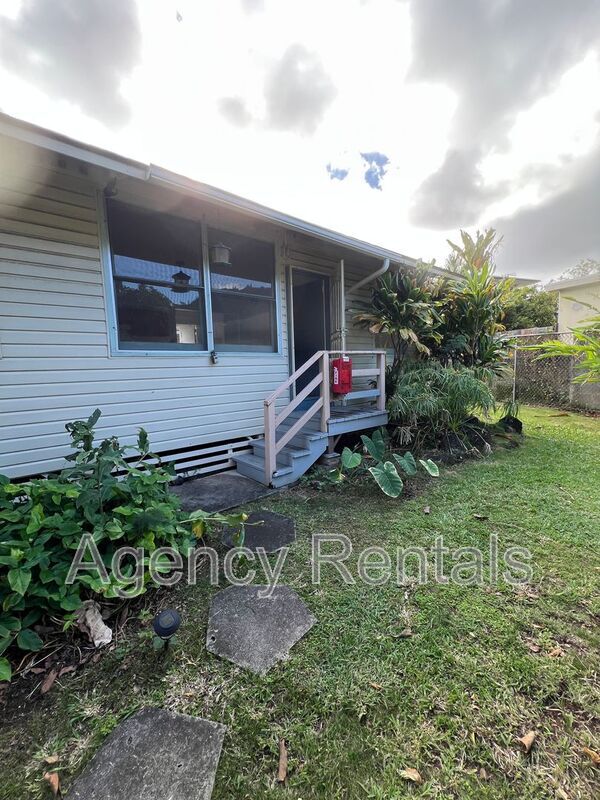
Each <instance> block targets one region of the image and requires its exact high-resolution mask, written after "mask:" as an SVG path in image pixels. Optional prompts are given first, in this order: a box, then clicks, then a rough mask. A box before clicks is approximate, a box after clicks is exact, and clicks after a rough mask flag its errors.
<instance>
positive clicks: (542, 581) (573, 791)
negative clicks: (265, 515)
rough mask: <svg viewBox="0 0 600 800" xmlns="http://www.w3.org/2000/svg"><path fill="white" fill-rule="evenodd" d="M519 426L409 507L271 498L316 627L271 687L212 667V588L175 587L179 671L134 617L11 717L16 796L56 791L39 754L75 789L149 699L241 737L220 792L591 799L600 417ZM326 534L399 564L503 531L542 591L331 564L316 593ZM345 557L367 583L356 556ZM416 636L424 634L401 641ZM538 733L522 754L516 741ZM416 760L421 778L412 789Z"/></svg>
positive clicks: (356, 498)
mask: <svg viewBox="0 0 600 800" xmlns="http://www.w3.org/2000/svg"><path fill="white" fill-rule="evenodd" d="M523 417H524V421H525V424H526V433H527V437H526V439H525V444H524V445H523V446H522V447H521V448H520V449H518V450H500V451H498V452H496V453H495V454H494V456H493V457H491V458H489V459H486V460H484V461H480V462H470V463H467V464H464V465H462V466H459V467H453V468H448V469H444V470H443V471H442V477H441V479H439V480H438V481H435V482H434V481H428V482H427V483H426V485H424V486H423V487H421V489H422V491H420V492H419V493H418V494H416V495H415V496H414V497H412V498H410V499H408V500H404V501H394V500H390V499H387V498H384V497H383V496H382V495H381V494H380V493H379V492H378V491H377V490H375V489H374V488H373V487H372V486H366V485H365V486H359V487H355V486H349V485H346V486H345V487H343V488H342V489H341V490H336V489H327V490H324V491H321V492H316V491H314V490H312V489H309V488H306V487H300V488H297V489H294V490H291V491H288V492H285V493H282V494H280V495H278V496H276V497H274V498H271V499H270V500H269V501H268V505H269V507H270V508H272V509H273V510H276V511H280V512H283V513H286V514H290V515H292V516H293V517H294V518H295V520H296V524H297V530H298V541H297V543H296V545H295V546H294V548H293V550H292V551H291V553H290V555H289V557H288V560H287V561H286V565H285V568H284V572H283V576H282V581H283V582H285V583H287V584H289V585H292V586H293V587H294V588H296V590H297V591H298V592H299V593H300V595H301V596H302V597H303V598H304V600H305V601H306V603H307V604H308V606H309V607H310V609H311V610H312V611H313V613H314V614H315V615H316V616H317V618H318V624H317V625H316V626H315V627H314V628H313V629H312V631H311V632H310V633H309V634H308V635H307V637H306V638H305V639H304V640H303V641H302V642H300V643H299V644H297V645H296V646H295V647H294V649H293V650H292V652H291V657H290V659H289V661H288V662H287V663H284V664H281V665H279V666H277V667H275V668H274V669H273V670H272V671H271V672H270V673H268V675H266V676H265V677H264V678H257V677H255V676H252V675H250V674H248V673H246V672H243V671H241V670H239V669H237V668H236V667H234V666H233V665H232V664H229V663H227V662H224V661H220V660H219V659H217V658H215V657H213V656H210V655H209V654H207V653H206V651H205V649H204V631H205V625H206V618H207V606H208V601H209V598H210V595H211V593H212V592H213V591H215V589H212V588H211V587H209V586H206V585H202V586H196V587H193V588H185V589H184V588H182V589H178V590H174V591H172V592H170V593H164V594H162V595H160V596H159V598H158V600H159V601H160V602H161V603H162V604H163V605H164V604H165V603H167V602H168V603H170V604H173V605H175V606H176V607H178V608H180V609H181V610H182V612H183V616H184V620H185V622H184V626H183V629H182V633H181V637H180V642H179V646H178V649H177V651H176V653H175V655H174V657H173V660H172V661H170V662H168V663H167V664H162V665H161V663H160V662H158V661H157V660H156V656H155V655H154V654H153V652H152V650H151V646H150V643H149V641H148V639H147V634H146V633H145V629H146V628H147V627H148V626H147V622H144V624H143V625H139V624H131V625H129V626H128V627H126V628H125V631H124V633H123V634H122V635H120V636H119V638H118V640H117V643H116V647H115V648H114V649H113V650H112V651H111V652H109V653H106V654H105V655H104V656H103V658H102V659H101V660H100V661H99V662H98V663H97V664H94V665H90V666H88V667H86V668H85V669H83V670H81V671H78V672H76V673H75V674H73V675H68V676H66V677H65V678H63V679H61V681H60V682H59V684H57V685H56V686H55V687H54V689H53V690H52V691H51V692H50V693H49V694H48V695H47V696H46V697H44V698H42V699H39V700H38V701H37V702H36V703H35V704H33V705H31V704H27V703H25V702H24V703H23V705H22V707H21V708H13V709H12V710H11V714H10V718H7V716H6V715H5V716H4V719H3V724H2V730H1V731H0V752H1V753H2V758H1V759H0V798H2V800H21V798H23V797H24V796H27V797H31V798H41V797H45V796H47V795H45V794H44V792H46V789H45V787H44V785H43V782H42V781H41V776H42V773H43V771H44V766H43V758H44V756H48V755H51V754H55V753H56V754H59V755H60V763H59V769H60V772H61V779H62V782H63V785H64V786H68V783H69V781H70V779H71V778H72V776H73V775H74V774H76V773H77V772H78V771H79V770H80V769H81V768H82V766H83V765H84V764H85V763H86V761H87V760H88V759H89V758H90V757H91V755H92V754H93V753H94V752H95V750H96V749H97V747H98V746H99V745H100V744H101V742H102V740H103V739H104V738H105V736H106V735H107V734H108V733H109V732H110V731H111V730H112V729H113V728H114V726H115V725H116V724H117V723H118V722H119V720H120V719H123V718H124V717H125V716H127V715H128V714H130V713H131V712H132V711H134V710H135V709H137V708H139V707H141V706H144V705H157V706H164V707H166V708H170V709H173V710H177V711H181V712H184V713H187V714H193V715H199V716H203V717H207V718H210V719H213V720H217V721H221V722H223V723H225V724H226V725H227V726H228V731H227V735H226V738H225V743H224V749H223V753H222V757H221V762H220V765H219V770H218V773H217V781H216V785H215V790H214V793H213V798H214V800H225V798H227V799H228V800H230V799H231V798H235V799H236V800H237V799H239V800H241V799H242V798H253V800H254V799H256V798H294V800H312V799H313V798H314V799H315V800H316V799H317V798H323V800H325V799H326V800H334V799H335V800H337V799H338V798H339V799H340V800H341V799H342V798H343V799H344V800H353V799H354V798H356V799H357V800H358V798H361V800H362V798H370V799H371V800H383V798H385V800H400V798H436V800H442V799H444V800H446V798H448V799H450V798H460V799H461V800H465V799H468V798H477V799H478V800H479V799H480V798H481V799H484V800H485V799H486V798H490V799H491V798H494V800H500V798H517V797H518V798H523V799H524V800H525V799H533V798H535V800H541V799H542V798H557V797H558V798H563V799H564V798H568V800H576V798H586V799H587V798H590V797H592V796H594V794H595V793H596V792H597V790H598V778H599V777H600V770H599V768H598V767H594V765H593V763H592V761H591V759H590V757H589V756H588V755H586V754H585V753H584V751H583V748H584V747H588V748H591V749H593V750H598V749H600V742H599V726H598V722H599V719H600V692H599V684H598V671H599V669H600V655H599V652H600V648H599V645H600V633H599V628H600V626H599V625H598V622H599V620H600V591H599V589H600V557H599V546H598V545H599V532H600V471H599V464H600V420H598V419H592V418H588V417H584V416H580V415H575V414H571V415H569V416H559V415H557V413H556V412H553V411H550V410H544V409H527V410H525V412H524V414H523ZM425 506H429V508H430V513H429V514H425V513H424V512H423V509H424V507H425ZM474 514H478V515H481V516H483V517H486V519H476V518H475V517H474ZM313 533H344V534H347V535H348V536H349V537H350V538H351V540H352V542H353V545H354V549H355V552H356V551H359V550H360V549H362V548H363V547H366V546H368V545H382V546H384V547H386V549H388V550H389V551H390V552H391V553H393V552H394V550H395V548H397V547H398V546H403V547H406V546H409V545H420V546H424V547H427V548H429V547H430V546H431V544H432V543H433V540H434V538H435V536H436V535H438V534H443V535H444V538H445V544H446V545H447V546H449V547H450V548H456V547H460V546H477V547H480V548H482V549H484V550H485V549H487V546H488V542H489V537H490V534H492V533H496V534H497V535H498V537H499V541H500V548H501V549H503V548H504V547H507V546H510V545H520V546H526V547H528V548H529V549H530V551H531V554H532V563H533V579H532V582H531V584H530V585H529V586H528V587H527V588H525V589H518V588H513V587H511V586H509V585H507V584H505V583H501V584H500V585H498V586H489V585H488V586H483V587H460V586H454V585H442V584H437V583H435V582H429V583H428V584H426V585H422V586H419V585H414V584H413V583H410V582H409V585H408V586H397V585H396V584H395V583H393V582H390V583H388V584H387V585H385V586H380V587H368V586H365V585H363V584H362V583H357V584H356V585H354V586H345V585H344V584H343V583H342V581H341V579H340V578H339V576H338V575H337V574H336V573H334V571H333V569H331V568H330V569H327V568H324V572H323V578H324V579H323V581H322V583H321V585H320V586H313V585H312V584H311V581H310V570H311V567H310V557H311V552H310V537H311V534H313ZM348 564H349V565H350V568H351V570H353V571H354V574H355V572H356V570H355V564H356V559H355V558H354V556H353V559H351V560H350V561H349V562H348ZM156 600H157V598H156V597H154V598H153V600H152V602H156ZM143 619H144V620H145V617H144V618H143ZM407 625H410V628H411V629H412V631H413V635H412V636H411V637H408V638H402V637H401V636H399V634H400V632H401V631H402V630H403V629H404V628H405V627H407ZM530 730H534V731H535V732H536V734H537V736H536V740H535V743H534V745H533V748H532V751H531V753H530V754H529V755H526V754H525V753H524V752H523V749H522V747H521V745H520V744H519V743H518V741H517V740H518V738H519V737H521V736H523V735H524V734H525V733H526V732H528V731H530ZM279 738H285V740H286V742H287V747H288V752H289V776H288V781H287V784H286V785H285V786H281V785H278V784H277V783H276V774H277V763H278V740H279ZM407 768H414V769H417V770H418V771H419V772H420V774H421V775H422V778H423V783H422V784H421V785H414V784H412V783H410V782H407V780H406V779H405V777H403V770H405V769H407ZM48 796H49V795H48Z"/></svg>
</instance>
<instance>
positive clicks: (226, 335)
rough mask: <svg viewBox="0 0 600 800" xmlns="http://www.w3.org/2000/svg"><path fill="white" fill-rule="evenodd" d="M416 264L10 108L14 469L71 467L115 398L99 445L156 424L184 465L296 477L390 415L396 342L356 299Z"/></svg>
mask: <svg viewBox="0 0 600 800" xmlns="http://www.w3.org/2000/svg"><path fill="white" fill-rule="evenodd" d="M414 263H415V262H414V261H413V259H411V258H408V257H406V256H403V255H401V254H400V253H396V252H392V251H389V250H386V249H384V248H382V247H377V246H375V245H371V244H367V243H366V242H362V241H358V240H357V239H354V238H352V237H349V236H344V235H342V234H339V233H334V232H333V231H329V230H326V229H325V228H321V227H319V226H317V225H312V224H310V223H307V222H303V221H302V220H299V219H295V218H293V217H290V216H287V215H285V214H282V213H279V212H277V211H273V210H271V209H268V208H265V207H264V206H261V205H258V204H256V203H252V202H250V201H248V200H244V199H242V198H240V197H237V196H235V195H232V194H229V193H227V192H223V191H220V190H218V189H215V188H213V187H210V186H207V185H206V184H202V183H198V182H195V181H192V180H189V179H187V178H184V177H181V176H179V175H176V174H174V173H172V172H168V171H166V170H164V169H160V168H158V167H155V166H152V165H150V166H149V165H146V164H142V163H139V162H136V161H132V160H130V159H127V158H123V157H121V156H119V155H116V154H114V153H109V152H106V151H103V150H99V149H98V148H95V147H90V146H88V145H85V144H82V143H80V142H77V141H74V140H72V139H68V138H66V137H64V136H61V135H58V134H56V133H52V132H50V131H47V130H44V129H42V128H39V127H37V126H34V125H30V124H27V123H23V122H20V121H18V120H16V119H13V118H11V117H7V116H6V115H0V473H5V474H8V475H9V476H11V477H17V478H18V477H23V476H28V475H32V474H36V473H41V472H47V471H52V470H56V469H59V468H61V467H62V466H63V465H64V463H65V462H64V456H65V455H66V454H67V453H68V452H69V439H68V436H67V434H66V432H65V423H66V422H68V421H70V420H73V419H81V418H84V417H87V416H88V415H89V414H90V413H91V412H92V411H93V410H94V409H95V408H96V407H98V408H100V409H101V410H102V417H101V420H100V422H99V424H98V436H99V437H103V436H106V435H109V434H115V435H117V436H119V437H120V439H121V440H122V441H123V442H125V443H133V442H134V441H135V437H136V432H137V429H138V428H139V427H140V426H143V427H145V428H146V429H147V431H148V433H149V435H150V440H151V444H152V446H153V449H154V450H155V451H156V452H158V453H160V454H162V455H164V457H165V458H166V460H170V461H172V462H173V463H174V464H175V466H176V468H177V469H178V470H179V471H184V472H185V471H196V470H200V471H205V472H206V471H215V470H218V469H222V468H224V467H228V466H229V467H230V466H233V464H234V463H237V467H238V469H239V470H240V471H241V472H243V473H244V474H246V475H248V476H250V477H253V478H256V479H257V480H262V481H263V482H267V483H273V484H274V485H283V484H285V483H289V482H290V481H292V480H294V479H295V478H297V477H298V475H300V474H302V472H304V471H305V470H306V469H307V468H308V466H310V464H311V463H313V462H314V461H315V460H316V459H317V458H318V457H319V456H320V455H321V454H322V453H323V452H324V451H325V449H326V448H327V447H328V446H329V447H331V446H332V445H333V444H334V443H335V441H336V437H338V436H339V435H340V434H341V433H344V432H347V431H352V430H361V429H367V428H370V427H375V426H377V425H380V424H382V423H384V422H385V421H386V415H385V398H384V396H383V392H382V391H381V390H380V388H381V387H382V385H383V380H382V377H381V376H382V374H383V370H384V366H385V364H384V354H383V353H382V352H381V351H380V352H376V349H375V345H374V340H373V336H372V335H370V334H369V332H368V331H367V330H364V329H361V328H358V327H356V326H354V325H353V323H352V315H351V313H349V312H347V309H348V308H349V307H350V306H351V305H355V303H356V301H357V300H359V301H360V300H362V301H364V300H368V298H369V296H370V289H371V287H372V285H373V282H374V281H375V279H376V277H377V276H378V275H380V274H382V272H383V271H385V270H387V269H397V268H399V267H402V268H411V267H413V266H414ZM332 350H337V351H338V353H329V352H328V351H332ZM340 350H344V351H347V352H349V353H351V355H352V352H354V355H352V358H353V368H354V374H353V378H354V383H353V387H352V392H351V393H350V394H348V395H347V396H346V398H345V401H344V402H342V401H341V400H340V399H338V400H336V399H335V397H336V396H335V395H334V394H332V393H331V391H330V381H329V375H330V363H329V362H330V359H331V358H334V357H336V355H338V354H339V351H340ZM356 351H358V352H356ZM323 376H325V379H324V377H323ZM296 379H297V380H296Z"/></svg>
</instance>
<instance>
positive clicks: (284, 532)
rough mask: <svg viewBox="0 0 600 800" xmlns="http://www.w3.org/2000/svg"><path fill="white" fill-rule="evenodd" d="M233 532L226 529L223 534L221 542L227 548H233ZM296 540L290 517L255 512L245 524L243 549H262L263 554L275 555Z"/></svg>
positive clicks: (266, 512)
mask: <svg viewBox="0 0 600 800" xmlns="http://www.w3.org/2000/svg"><path fill="white" fill-rule="evenodd" d="M234 533H235V531H234V530H233V529H232V528H228V529H226V530H225V531H224V533H223V541H224V542H225V544H226V545H227V546H228V547H234V546H235V544H234V541H233V535H234ZM295 540H296V526H295V525H294V520H293V519H292V518H291V517H284V516H283V514H276V513H275V512H274V511H262V510H261V511H255V512H254V513H252V514H250V515H249V517H248V520H247V522H246V535H245V538H244V547H248V548H249V549H250V550H256V548H257V547H262V548H263V549H264V551H265V553H276V552H277V551H278V550H281V548H282V547H286V546H287V545H290V544H292V543H293V542H294V541H295Z"/></svg>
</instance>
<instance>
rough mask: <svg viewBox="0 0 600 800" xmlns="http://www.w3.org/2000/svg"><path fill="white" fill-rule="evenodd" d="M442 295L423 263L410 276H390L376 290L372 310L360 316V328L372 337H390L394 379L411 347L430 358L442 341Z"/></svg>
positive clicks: (390, 274) (437, 282)
mask: <svg viewBox="0 0 600 800" xmlns="http://www.w3.org/2000/svg"><path fill="white" fill-rule="evenodd" d="M438 291H439V281H437V280H436V279H435V278H433V277H432V276H431V274H430V271H429V268H428V265H427V264H422V263H420V264H418V265H417V268H416V269H414V270H412V271H410V272H402V271H399V272H388V273H387V274H385V275H384V276H383V277H382V278H380V280H379V282H378V284H377V286H376V287H375V288H374V289H373V292H372V296H371V303H370V305H369V307H368V308H367V309H365V310H362V311H361V313H359V314H357V315H356V318H355V319H356V321H357V322H358V324H359V325H362V326H363V327H366V328H368V329H369V331H370V332H371V333H373V334H385V335H387V336H389V337H390V340H391V343H392V347H393V349H394V361H393V363H392V365H391V371H392V373H393V374H394V375H396V374H397V373H398V372H399V370H400V368H401V365H402V364H403V362H404V361H405V360H406V357H407V353H408V350H409V348H410V347H411V346H412V347H413V348H414V349H415V350H416V351H417V353H419V354H421V355H424V356H428V355H429V353H430V344H431V343H432V342H438V341H439V336H438V334H437V332H436V329H437V328H438V326H439V325H440V324H441V319H440V316H439V313H438V310H437V305H438V304H437V295H438Z"/></svg>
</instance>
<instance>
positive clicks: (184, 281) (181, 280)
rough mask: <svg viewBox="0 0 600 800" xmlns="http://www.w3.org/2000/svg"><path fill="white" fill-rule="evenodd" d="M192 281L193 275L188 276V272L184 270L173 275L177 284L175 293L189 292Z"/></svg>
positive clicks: (174, 288) (174, 289)
mask: <svg viewBox="0 0 600 800" xmlns="http://www.w3.org/2000/svg"><path fill="white" fill-rule="evenodd" d="M191 279H192V276H191V275H188V274H187V272H184V271H183V270H179V272H176V273H175V274H174V275H173V281H174V283H175V286H174V287H173V291H175V292H187V290H188V288H189V285H190V281H191Z"/></svg>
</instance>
